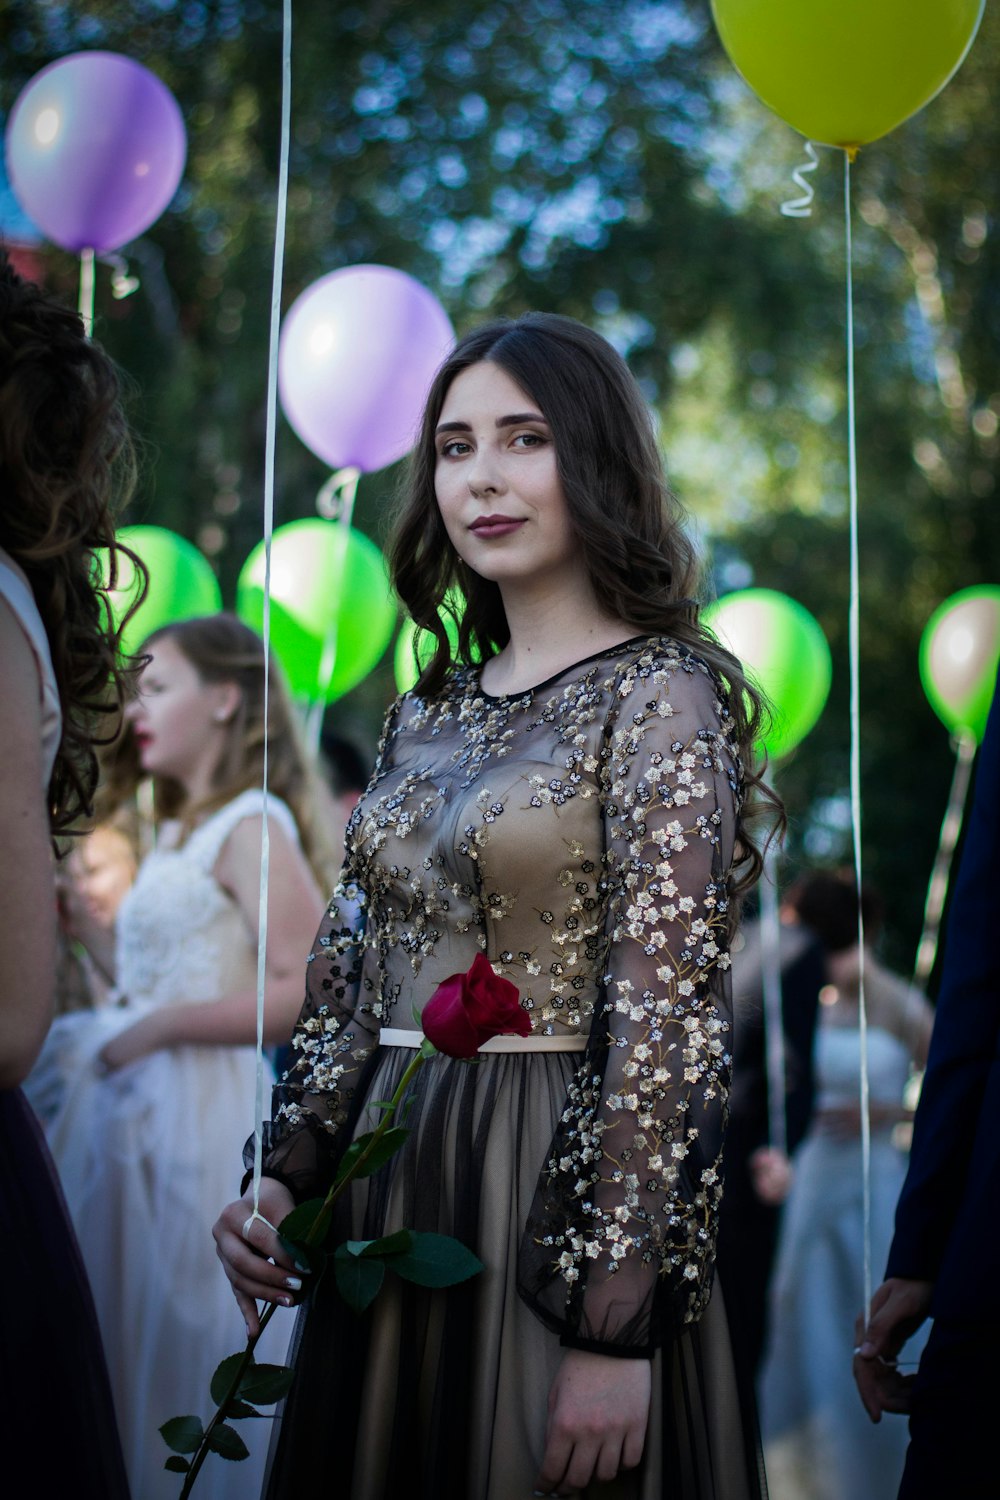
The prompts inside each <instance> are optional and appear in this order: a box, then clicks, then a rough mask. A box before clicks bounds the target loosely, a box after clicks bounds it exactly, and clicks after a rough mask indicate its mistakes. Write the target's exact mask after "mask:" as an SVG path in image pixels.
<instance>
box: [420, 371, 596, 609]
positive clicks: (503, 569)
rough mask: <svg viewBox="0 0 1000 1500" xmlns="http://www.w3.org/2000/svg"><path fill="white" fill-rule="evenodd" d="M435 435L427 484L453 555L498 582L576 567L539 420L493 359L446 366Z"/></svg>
mask: <svg viewBox="0 0 1000 1500" xmlns="http://www.w3.org/2000/svg"><path fill="white" fill-rule="evenodd" d="M435 443H436V448H437V464H436V467H435V471H434V492H435V494H436V496H437V503H438V508H439V509H440V512H441V519H442V521H443V522H444V526H445V530H446V531H447V533H448V537H449V539H450V541H451V544H452V546H453V547H454V548H455V551H456V552H457V553H458V555H459V557H461V558H462V560H463V562H465V563H467V564H468V566H469V567H470V568H472V569H474V570H475V572H477V573H478V574H479V575H480V576H481V577H483V578H489V579H491V580H492V581H493V582H495V583H498V584H500V585H501V586H503V585H504V584H505V583H506V584H510V583H515V582H521V581H528V580H537V581H539V582H544V581H546V580H553V579H554V578H555V577H557V576H558V575H563V574H565V573H566V572H569V571H575V570H576V569H577V568H578V567H579V565H580V562H581V557H580V549H579V544H578V542H577V538H576V535H575V533H574V531H573V526H572V522H571V519H570V514H569V510H568V509H567V506H566V498H565V496H564V494H563V489H562V484H561V483H560V479H559V471H558V468H557V466H556V450H555V444H554V442H553V439H552V433H551V432H550V430H549V425H548V423H547V422H546V420H545V418H544V416H543V415H542V413H541V412H540V411H539V409H538V407H537V405H536V403H535V402H534V401H533V400H532V399H531V397H530V396H527V395H525V393H524V391H522V390H521V388H520V386H519V385H517V384H516V382H515V381H513V380H512V379H511V377H510V376H509V375H508V374H507V373H506V371H504V370H502V369H501V368H500V366H499V365H495V364H491V363H490V362H489V361H488V360H483V361H481V362H480V363H479V364H475V365H470V366H469V368H468V369H467V370H463V371H462V373H461V374H460V375H456V377H455V379H454V380H453V381H452V383H451V385H450V387H449V389H448V394H447V396H446V397H445V401H444V405H443V406H442V408H441V415H440V417H439V419H438V425H437V432H436V438H435Z"/></svg>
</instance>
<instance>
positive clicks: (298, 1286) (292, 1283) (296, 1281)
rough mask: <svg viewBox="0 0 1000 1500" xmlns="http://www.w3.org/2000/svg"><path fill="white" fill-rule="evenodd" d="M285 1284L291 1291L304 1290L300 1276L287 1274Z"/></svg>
mask: <svg viewBox="0 0 1000 1500" xmlns="http://www.w3.org/2000/svg"><path fill="white" fill-rule="evenodd" d="M285 1285H286V1286H287V1287H288V1289H289V1291H291V1292H301V1290H302V1281H301V1279H300V1278H299V1277H298V1276H286V1277H285Z"/></svg>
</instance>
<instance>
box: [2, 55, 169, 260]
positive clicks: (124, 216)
mask: <svg viewBox="0 0 1000 1500" xmlns="http://www.w3.org/2000/svg"><path fill="white" fill-rule="evenodd" d="M6 146H7V171H8V174H9V176H10V181H11V186H12V187H13V189H14V192H15V194H16V196H17V199H18V202H19V203H20V204H21V207H22V208H23V209H24V211H25V212H26V213H27V214H29V215H30V216H31V218H32V219H34V221H35V223H36V224H37V225H38V226H39V228H40V229H42V230H43V231H44V233H45V234H46V235H47V236H48V237H49V239H51V240H54V241H55V243H56V244H57V245H62V246H63V248H64V249H66V250H73V251H81V250H96V251H102V250H117V249H118V247H119V246H120V245H125V244H127V243H128V241H129V240H134V239H135V238H136V236H137V235H140V234H141V233H142V232H143V230H144V229H148V228H149V226H150V224H152V223H153V222H154V221H155V220H156V219H158V218H159V217H160V215H161V214H162V212H163V210H164V209H165V208H166V206H167V204H168V203H169V202H170V200H171V198H172V197H173V196H174V193H175V192H176V191H177V184H178V183H179V182H180V180H181V173H182V172H183V170H184V159H185V156H186V153H187V140H186V136H185V133H184V121H183V120H182V118H181V112H180V109H179V108H178V105H177V101H176V100H175V98H174V96H173V94H171V92H170V90H169V89H168V88H167V87H166V85H165V84H163V83H161V82H160V80H159V79H158V78H157V77H156V75H155V74H153V73H151V72H150V71H149V69H148V68H144V67H142V65H141V64H140V63H137V62H133V61H132V59H131V58H129V57H122V56H121V55H120V54H119V53H117V52H76V53H74V54H73V55H72V56H71V57H62V58H60V59H59V61H58V62H54V63H50V64H49V66H48V67H47V68H43V69H42V71H41V72H40V73H36V74H35V77H34V78H33V79H32V80H31V82H30V83H29V84H27V85H26V86H25V88H24V89H22V91H21V93H20V95H19V96H18V99H17V102H16V104H15V105H14V108H13V110H12V111H11V116H10V120H9V122H8V125H7V138H6Z"/></svg>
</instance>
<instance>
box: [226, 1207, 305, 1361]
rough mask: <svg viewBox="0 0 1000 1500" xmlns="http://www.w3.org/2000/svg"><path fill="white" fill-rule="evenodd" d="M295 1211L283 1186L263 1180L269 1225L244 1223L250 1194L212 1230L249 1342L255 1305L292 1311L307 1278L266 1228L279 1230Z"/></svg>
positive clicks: (256, 1324) (256, 1322) (257, 1321)
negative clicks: (275, 1226)
mask: <svg viewBox="0 0 1000 1500" xmlns="http://www.w3.org/2000/svg"><path fill="white" fill-rule="evenodd" d="M294 1207H295V1199H294V1198H293V1197H292V1195H291V1193H290V1192H289V1191H288V1188H286V1187H285V1185H284V1183H283V1182H277V1181H276V1180H275V1179H274V1178H273V1177H262V1178H261V1183H260V1204H259V1208H258V1212H259V1213H260V1214H262V1215H263V1216H264V1218H265V1219H267V1220H268V1221H269V1223H268V1224H263V1223H261V1221H260V1219H259V1218H258V1219H254V1220H253V1221H252V1222H248V1221H249V1220H250V1216H251V1215H252V1213H253V1195H252V1193H251V1192H250V1190H249V1189H248V1190H247V1193H246V1194H245V1195H244V1197H242V1198H239V1199H238V1200H237V1201H236V1202H235V1203H230V1204H229V1205H228V1206H227V1207H226V1208H224V1209H223V1210H222V1213H221V1214H220V1215H219V1217H218V1219H217V1220H216V1222H215V1226H214V1228H213V1230H212V1233H213V1235H214V1236H215V1250H216V1254H217V1255H218V1257H219V1259H220V1260H221V1261H222V1265H223V1269H224V1270H225V1273H226V1275H227V1276H228V1277H229V1280H230V1282H231V1283H232V1288H233V1295H234V1296H235V1298H236V1301H237V1303H238V1305H239V1309H240V1312H241V1313H242V1314H243V1320H244V1322H245V1323H246V1325H247V1336H248V1337H249V1338H253V1336H254V1335H255V1334H257V1333H259V1331H260V1318H259V1316H258V1313H257V1303H258V1302H277V1303H279V1304H280V1305H281V1306H282V1307H292V1306H293V1304H294V1303H295V1302H296V1301H297V1300H298V1294H299V1293H300V1292H301V1291H302V1281H303V1277H304V1276H308V1274H309V1272H308V1271H303V1270H301V1269H300V1268H299V1267H298V1266H296V1264H295V1262H294V1261H293V1260H292V1257H291V1256H290V1255H289V1254H288V1251H287V1250H285V1249H284V1248H283V1246H282V1244H281V1241H280V1239H279V1238H278V1235H277V1231H276V1230H275V1229H272V1228H270V1227H269V1225H273V1224H280V1223H281V1221H282V1219H284V1218H286V1217H287V1216H288V1215H289V1214H290V1213H291V1211H292V1209H293V1208H294ZM244 1228H246V1231H247V1232H246V1235H244V1233H243V1231H244ZM272 1261H273V1262H274V1264H273V1265H272V1264H271V1262H272Z"/></svg>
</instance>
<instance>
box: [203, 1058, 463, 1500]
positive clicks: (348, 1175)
mask: <svg viewBox="0 0 1000 1500" xmlns="http://www.w3.org/2000/svg"><path fill="white" fill-rule="evenodd" d="M436 1053H437V1048H436V1047H435V1046H433V1045H432V1043H430V1042H429V1041H428V1040H427V1038H426V1037H425V1038H424V1040H423V1041H422V1042H421V1044H420V1048H419V1051H418V1052H417V1055H416V1056H415V1057H414V1058H413V1060H412V1062H410V1064H409V1065H408V1067H407V1069H406V1072H405V1073H404V1074H403V1076H402V1078H401V1079H400V1080H399V1083H398V1085H397V1087H396V1092H395V1093H394V1094H393V1096H392V1098H391V1100H390V1101H389V1106H388V1108H387V1109H385V1110H384V1111H383V1114H382V1118H381V1120H380V1121H379V1123H378V1125H376V1127H375V1129H374V1130H373V1131H372V1133H371V1136H370V1138H369V1140H368V1141H367V1143H366V1145H365V1146H364V1147H363V1149H362V1150H361V1151H359V1152H358V1155H357V1156H356V1157H355V1158H354V1160H353V1161H352V1162H351V1164H350V1167H349V1168H348V1170H347V1171H346V1172H345V1173H344V1175H343V1177H338V1178H337V1180H336V1181H335V1182H334V1184H333V1186H332V1187H331V1188H330V1191H329V1192H328V1193H327V1195H326V1197H325V1198H324V1200H323V1207H322V1208H321V1209H320V1211H319V1213H318V1214H317V1215H316V1217H315V1219H314V1220H313V1222H312V1226H311V1227H310V1229H309V1232H308V1233H307V1235H306V1236H305V1239H304V1240H303V1241H302V1243H303V1244H304V1245H305V1246H306V1247H307V1248H312V1247H313V1246H316V1245H318V1244H319V1243H320V1241H321V1240H322V1238H323V1236H324V1235H325V1234H326V1231H327V1229H328V1228H329V1224H330V1216H331V1214H332V1211H333V1205H334V1204H335V1203H336V1201H337V1199H338V1198H339V1197H340V1195H341V1193H342V1192H343V1191H344V1189H345V1188H346V1187H348V1186H349V1185H350V1184H351V1183H352V1182H353V1181H354V1179H355V1177H357V1176H358V1174H359V1173H360V1171H361V1169H362V1168H363V1167H364V1166H365V1164H366V1163H367V1162H368V1161H369V1160H370V1158H371V1156H372V1155H373V1153H374V1152H375V1151H376V1150H377V1149H378V1144H379V1142H380V1141H381V1139H382V1137H383V1136H384V1135H385V1133H386V1131H387V1130H388V1129H389V1127H390V1125H391V1124H392V1122H393V1121H394V1120H395V1118H396V1111H397V1110H398V1109H399V1106H400V1104H401V1103H402V1102H403V1096H404V1095H405V1093H406V1091H407V1089H408V1088H409V1086H410V1084H411V1083H412V1082H413V1079H414V1078H415V1077H416V1075H417V1073H418V1072H419V1071H420V1069H421V1068H422V1067H423V1065H424V1063H425V1062H427V1061H428V1059H429V1058H431V1057H434V1056H435V1055H436ZM277 1307H278V1303H277V1302H272V1303H270V1305H269V1306H268V1307H267V1308H266V1309H265V1311H264V1312H263V1313H262V1314H261V1319H260V1327H259V1328H258V1330H257V1332H256V1333H255V1334H253V1335H248V1337H247V1346H246V1348H245V1349H244V1351H243V1357H242V1358H241V1360H240V1362H239V1364H238V1366H237V1367H236V1371H235V1373H234V1375H233V1378H232V1380H231V1381H230V1384H229V1389H228V1390H227V1391H226V1394H225V1396H224V1397H223V1398H222V1400H221V1401H220V1402H219V1404H218V1406H217V1407H216V1409H215V1412H214V1413H213V1416H212V1419H211V1421H210V1422H209V1424H208V1426H207V1427H206V1428H205V1431H204V1433H203V1435H202V1439H201V1442H200V1443H199V1444H198V1448H197V1451H196V1453H195V1455H194V1458H193V1459H192V1460H191V1467H190V1469H188V1471H187V1473H186V1475H185V1476H184V1485H183V1488H182V1489H181V1493H180V1500H187V1497H188V1496H189V1495H190V1494H191V1491H192V1490H193V1489H194V1482H195V1480H196V1479H197V1477H198V1474H199V1473H200V1471H201V1466H202V1464H203V1463H204V1462H205V1459H206V1458H207V1457H208V1454H209V1453H210V1452H211V1449H210V1446H209V1439H210V1438H211V1435H212V1433H213V1432H214V1431H215V1429H216V1427H218V1426H219V1424H220V1423H221V1422H224V1421H225V1418H226V1412H227V1411H228V1410H229V1405H230V1402H232V1401H235V1400H236V1397H237V1393H238V1391H239V1388H240V1383H241V1382H242V1380H243V1377H244V1375H245V1374H246V1372H247V1370H248V1369H249V1367H250V1362H251V1360H252V1359H253V1352H254V1350H255V1349H256V1347H257V1341H258V1339H259V1338H260V1336H261V1334H262V1333H263V1332H264V1329H265V1328H266V1327H267V1325H268V1323H269V1322H270V1321H271V1318H272V1317H273V1315H274V1313H275V1311H276V1309H277Z"/></svg>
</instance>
